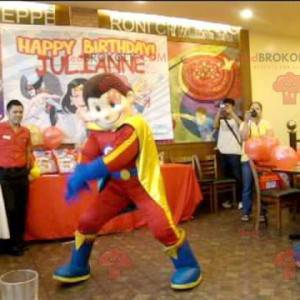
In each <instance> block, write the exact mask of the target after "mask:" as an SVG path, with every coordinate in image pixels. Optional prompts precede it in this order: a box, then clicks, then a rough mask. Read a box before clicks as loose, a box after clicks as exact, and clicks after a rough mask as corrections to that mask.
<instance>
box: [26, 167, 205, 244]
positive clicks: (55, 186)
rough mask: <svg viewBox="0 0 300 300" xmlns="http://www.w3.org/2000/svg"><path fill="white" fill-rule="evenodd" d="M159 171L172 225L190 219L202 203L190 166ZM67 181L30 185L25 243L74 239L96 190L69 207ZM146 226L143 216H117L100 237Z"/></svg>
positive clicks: (49, 179) (55, 178)
mask: <svg viewBox="0 0 300 300" xmlns="http://www.w3.org/2000/svg"><path fill="white" fill-rule="evenodd" d="M161 170H162V175H163V178H164V182H165V187H166V192H167V197H168V201H169V205H170V208H171V210H172V212H173V216H174V220H175V222H176V223H178V222H179V221H184V220H188V219H190V218H191V217H192V214H193V212H194V210H195V208H196V207H197V205H198V204H199V203H200V202H201V201H202V194H201V191H200V188H199V185H198V182H197V180H196V176H195V173H194V170H193V168H192V167H191V166H190V165H183V164H165V165H162V166H161ZM66 179H67V176H64V175H45V176H42V177H40V178H38V179H36V180H34V181H32V182H31V184H30V192H29V203H28V211H27V224H26V235H25V239H26V240H47V239H58V238H64V237H71V236H73V234H74V231H75V229H76V227H77V222H78V219H79V216H80V214H81V212H82V211H83V210H84V209H85V208H86V207H87V206H88V205H89V202H90V201H91V199H92V197H93V195H95V194H96V193H97V191H96V188H95V189H93V191H92V192H88V191H84V192H82V193H81V195H80V200H79V201H78V202H76V203H74V204H72V205H68V204H66V202H65V200H64V193H65V187H66ZM145 224H146V222H145V220H144V218H143V216H142V214H141V213H140V212H139V211H138V210H136V211H133V212H128V213H124V214H122V215H118V216H116V217H115V218H113V219H112V220H110V221H109V222H108V223H107V224H105V226H104V227H103V228H102V229H101V231H100V233H103V234H104V233H113V232H122V231H131V230H133V229H134V228H138V227H141V226H143V225H145Z"/></svg>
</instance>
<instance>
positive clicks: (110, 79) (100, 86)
mask: <svg viewBox="0 0 300 300" xmlns="http://www.w3.org/2000/svg"><path fill="white" fill-rule="evenodd" d="M110 89H116V90H117V91H118V92H120V93H121V94H122V95H124V96H125V97H126V95H127V93H128V92H129V91H131V87H130V86H129V85H128V84H126V83H125V82H124V81H123V80H122V79H121V78H120V77H119V76H117V75H115V74H112V73H103V74H99V75H95V76H93V77H92V78H90V79H89V80H88V81H87V82H86V83H85V85H84V88H83V99H84V102H85V104H86V105H87V104H88V103H87V100H88V99H89V98H91V97H93V98H99V97H101V95H103V94H105V93H106V92H108V91H109V90H110Z"/></svg>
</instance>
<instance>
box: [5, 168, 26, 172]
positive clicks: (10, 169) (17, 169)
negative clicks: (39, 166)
mask: <svg viewBox="0 0 300 300" xmlns="http://www.w3.org/2000/svg"><path fill="white" fill-rule="evenodd" d="M23 169H26V167H12V168H3V167H0V171H20V170H23Z"/></svg>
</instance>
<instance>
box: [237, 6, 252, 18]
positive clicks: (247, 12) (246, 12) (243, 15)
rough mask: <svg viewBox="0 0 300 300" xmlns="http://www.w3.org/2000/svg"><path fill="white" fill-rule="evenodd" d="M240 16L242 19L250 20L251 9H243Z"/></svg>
mask: <svg viewBox="0 0 300 300" xmlns="http://www.w3.org/2000/svg"><path fill="white" fill-rule="evenodd" d="M240 16H241V18H243V19H246V20H248V19H251V18H252V17H253V11H252V10H251V9H244V10H242V11H241V12H240Z"/></svg>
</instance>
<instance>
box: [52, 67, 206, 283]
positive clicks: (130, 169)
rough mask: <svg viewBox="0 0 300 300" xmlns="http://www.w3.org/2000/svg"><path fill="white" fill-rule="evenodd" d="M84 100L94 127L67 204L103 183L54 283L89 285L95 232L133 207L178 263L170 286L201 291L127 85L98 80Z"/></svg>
mask: <svg viewBox="0 0 300 300" xmlns="http://www.w3.org/2000/svg"><path fill="white" fill-rule="evenodd" d="M83 97H84V100H85V102H86V104H87V106H88V109H89V113H90V115H91V116H92V119H93V128H91V127H89V129H90V130H89V136H88V139H87V141H86V144H85V146H84V148H83V150H82V163H81V164H79V165H77V167H76V169H75V171H74V173H73V174H72V175H71V176H70V178H69V180H68V186H67V194H66V199H67V201H68V202H72V201H73V200H74V198H75V197H76V196H77V194H78V193H79V192H80V191H81V190H82V189H84V188H86V187H87V182H88V181H90V180H95V179H97V180H101V182H102V187H101V188H100V191H99V194H98V195H97V197H96V198H95V199H94V200H93V201H92V203H91V205H90V207H89V208H88V209H87V210H86V211H85V212H84V213H83V214H82V215H81V217H80V220H79V226H78V229H77V231H76V232H75V246H74V248H73V250H72V255H71V259H70V262H69V263H68V264H66V265H64V266H62V267H59V268H58V269H57V270H56V271H55V272H54V275H53V278H54V279H56V280H59V281H61V282H67V283H68V282H69V283H74V282H80V281H84V280H87V279H88V278H89V277H90V266H89V257H90V253H91V250H92V246H93V242H94V240H95V237H96V234H97V232H98V231H99V230H100V229H101V227H102V226H103V225H104V224H105V223H106V222H108V221H109V220H110V219H111V218H113V217H115V216H116V215H117V214H118V213H119V212H120V211H122V210H123V209H125V208H126V207H127V206H128V205H129V204H130V203H134V204H135V205H136V206H137V207H138V209H139V210H141V211H142V212H143V214H144V216H145V217H146V219H147V224H148V227H149V228H150V230H151V231H152V233H153V235H154V237H155V238H156V239H157V240H159V241H160V242H161V243H162V244H163V245H164V246H165V252H166V254H167V255H168V256H170V258H171V260H172V262H173V264H174V267H175V271H174V273H173V275H172V277H171V287H172V288H173V289H189V288H193V287H195V286H197V285H198V284H199V283H200V281H201V279H202V277H201V268H200V266H199V264H198V262H197V260H196V258H195V256H194V255H193V252H192V250H191V248H190V246H189V243H188V241H187V240H186V235H185V232H184V231H183V230H182V229H179V228H177V227H176V226H175V224H174V222H173V219H172V215H171V211H170V209H169V207H168V201H167V198H166V194H165V190H164V185H163V180H162V176H161V172H160V163H159V160H158V154H157V149H156V145H155V142H154V139H153V136H152V133H151V129H150V127H149V125H148V124H147V123H146V121H145V120H144V119H143V117H142V116H141V115H139V114H136V115H133V114H132V111H131V104H132V103H133V101H132V100H133V99H134V98H133V97H134V95H133V93H132V91H131V89H130V87H129V85H128V84H127V83H125V82H124V80H122V79H121V78H120V77H119V76H117V75H114V74H110V73H104V74H100V75H96V76H94V77H92V78H90V79H89V80H88V81H87V82H86V84H85V86H84V90H83Z"/></svg>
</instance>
